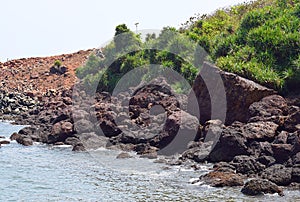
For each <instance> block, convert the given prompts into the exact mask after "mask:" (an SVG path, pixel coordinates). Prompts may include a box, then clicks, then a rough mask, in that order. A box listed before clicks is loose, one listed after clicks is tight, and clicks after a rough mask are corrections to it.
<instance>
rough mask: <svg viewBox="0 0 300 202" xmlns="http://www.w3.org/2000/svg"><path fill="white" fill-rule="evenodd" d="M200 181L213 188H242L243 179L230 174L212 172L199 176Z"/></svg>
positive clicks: (237, 175)
mask: <svg viewBox="0 0 300 202" xmlns="http://www.w3.org/2000/svg"><path fill="white" fill-rule="evenodd" d="M200 180H203V181H204V182H205V183H207V184H209V185H211V186H213V187H233V186H243V185H244V181H243V177H242V176H241V175H239V174H235V173H232V172H219V171H212V172H210V173H208V174H205V175H203V176H200Z"/></svg>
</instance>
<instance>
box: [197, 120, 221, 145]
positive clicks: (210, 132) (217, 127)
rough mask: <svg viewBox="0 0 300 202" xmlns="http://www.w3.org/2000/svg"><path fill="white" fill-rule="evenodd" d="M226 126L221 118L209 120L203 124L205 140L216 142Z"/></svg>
mask: <svg viewBox="0 0 300 202" xmlns="http://www.w3.org/2000/svg"><path fill="white" fill-rule="evenodd" d="M224 128H225V126H224V125H223V123H222V121H221V120H209V121H207V122H206V123H205V124H204V126H203V140H202V141H205V142H208V141H213V142H214V143H216V142H217V141H218V140H219V137H220V135H221V133H222V131H223V129H224Z"/></svg>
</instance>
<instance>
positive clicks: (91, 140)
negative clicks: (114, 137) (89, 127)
mask: <svg viewBox="0 0 300 202" xmlns="http://www.w3.org/2000/svg"><path fill="white" fill-rule="evenodd" d="M76 137H78V138H79V140H80V142H81V144H82V145H83V146H84V147H85V149H86V150H91V149H98V148H100V147H106V146H107V144H108V138H107V137H105V136H99V135H96V133H94V132H91V133H81V134H77V135H76Z"/></svg>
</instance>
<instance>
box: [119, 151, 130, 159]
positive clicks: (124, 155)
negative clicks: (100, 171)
mask: <svg viewBox="0 0 300 202" xmlns="http://www.w3.org/2000/svg"><path fill="white" fill-rule="evenodd" d="M116 158H117V159H128V158H132V156H131V155H130V154H129V153H127V152H122V153H120V154H119V155H118V156H117V157H116Z"/></svg>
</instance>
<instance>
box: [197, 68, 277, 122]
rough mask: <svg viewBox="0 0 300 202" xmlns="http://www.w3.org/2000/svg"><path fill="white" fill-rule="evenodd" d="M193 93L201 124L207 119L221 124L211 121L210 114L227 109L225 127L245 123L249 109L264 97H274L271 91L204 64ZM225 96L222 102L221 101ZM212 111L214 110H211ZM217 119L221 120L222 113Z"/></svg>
mask: <svg viewBox="0 0 300 202" xmlns="http://www.w3.org/2000/svg"><path fill="white" fill-rule="evenodd" d="M223 87H224V88H223ZM193 90H194V92H195V95H196V97H197V100H198V104H199V109H200V121H201V123H202V124H203V123H205V122H206V121H208V120H210V119H221V120H222V119H223V117H211V116H212V110H213V111H222V110H224V109H227V110H226V122H225V123H226V124H231V123H233V122H234V121H241V122H247V121H248V119H249V113H248V108H249V106H250V105H251V104H252V103H254V102H258V101H260V100H261V99H262V98H264V97H266V96H269V95H272V94H275V92H274V91H273V90H271V89H268V88H266V87H263V86H261V85H259V84H257V83H255V82H253V81H250V80H248V79H245V78H242V77H240V76H238V75H236V74H232V73H228V72H224V71H222V70H220V69H219V68H217V67H215V66H213V65H211V64H209V63H205V64H204V66H203V68H202V69H201V71H200V73H199V74H198V76H197V77H196V79H195V81H194V84H193ZM222 91H225V93H224V92H222ZM241 95H242V96H241ZM224 96H225V98H223V97H224ZM224 100H225V102H224ZM226 102H227V104H226ZM212 104H214V106H213V105H212ZM212 107H215V108H216V109H212ZM217 113H218V112H217ZM220 116H223V115H222V113H220Z"/></svg>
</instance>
